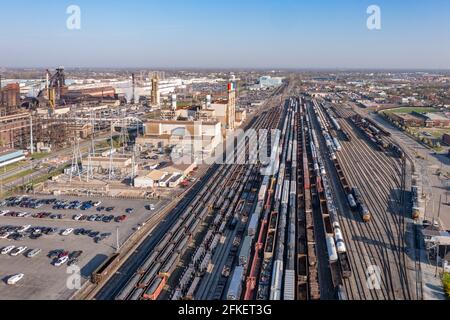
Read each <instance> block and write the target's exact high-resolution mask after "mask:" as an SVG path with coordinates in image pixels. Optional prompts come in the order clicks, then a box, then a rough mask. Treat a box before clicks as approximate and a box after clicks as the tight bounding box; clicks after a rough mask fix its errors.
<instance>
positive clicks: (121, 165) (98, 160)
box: [81, 155, 137, 175]
mask: <svg viewBox="0 0 450 320" xmlns="http://www.w3.org/2000/svg"><path fill="white" fill-rule="evenodd" d="M81 163H82V166H83V169H86V168H88V167H89V166H90V167H91V168H92V171H93V172H97V173H105V172H109V171H110V170H113V171H114V174H116V175H127V174H130V173H131V172H133V171H134V172H136V171H137V165H135V168H134V169H133V161H132V159H131V157H127V156H122V155H113V156H111V157H110V156H106V157H103V156H101V157H98V156H96V157H91V158H89V157H87V158H83V160H82V162H81Z"/></svg>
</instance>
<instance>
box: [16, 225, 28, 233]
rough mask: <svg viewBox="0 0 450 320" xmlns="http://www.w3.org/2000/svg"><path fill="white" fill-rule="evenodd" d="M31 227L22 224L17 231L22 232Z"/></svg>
mask: <svg viewBox="0 0 450 320" xmlns="http://www.w3.org/2000/svg"><path fill="white" fill-rule="evenodd" d="M30 228H31V225H29V224H28V225H26V226H23V227H21V228H20V229H19V230H17V232H20V233H22V232H25V231H27V230H28V229H30Z"/></svg>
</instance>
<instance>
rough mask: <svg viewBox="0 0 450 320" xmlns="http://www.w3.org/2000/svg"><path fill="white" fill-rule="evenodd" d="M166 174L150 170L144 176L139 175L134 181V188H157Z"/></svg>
mask: <svg viewBox="0 0 450 320" xmlns="http://www.w3.org/2000/svg"><path fill="white" fill-rule="evenodd" d="M167 175H168V174H167V173H166V172H163V171H160V170H152V171H150V172H149V173H147V174H145V175H140V176H138V177H136V178H135V179H134V186H135V187H136V188H154V187H158V186H159V182H160V181H161V180H163V179H164V178H165V177H166V176H167Z"/></svg>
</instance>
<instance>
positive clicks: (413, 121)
mask: <svg viewBox="0 0 450 320" xmlns="http://www.w3.org/2000/svg"><path fill="white" fill-rule="evenodd" d="M389 117H390V118H391V119H392V120H394V121H396V122H398V123H400V124H401V125H402V126H406V127H424V126H425V119H424V118H423V117H422V116H417V115H415V114H410V113H391V114H389Z"/></svg>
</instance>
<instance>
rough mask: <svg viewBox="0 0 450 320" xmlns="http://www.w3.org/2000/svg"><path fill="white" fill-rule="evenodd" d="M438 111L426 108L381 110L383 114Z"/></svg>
mask: <svg viewBox="0 0 450 320" xmlns="http://www.w3.org/2000/svg"><path fill="white" fill-rule="evenodd" d="M438 111H439V110H438V109H436V108H426V107H402V108H395V109H388V110H383V112H384V113H411V112H418V113H427V112H438Z"/></svg>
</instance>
